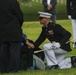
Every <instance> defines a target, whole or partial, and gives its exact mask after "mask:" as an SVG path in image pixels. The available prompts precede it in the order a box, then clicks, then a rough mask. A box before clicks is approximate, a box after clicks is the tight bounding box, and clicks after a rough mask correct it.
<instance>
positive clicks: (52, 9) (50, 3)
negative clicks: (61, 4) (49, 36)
mask: <svg viewBox="0 0 76 75" xmlns="http://www.w3.org/2000/svg"><path fill="white" fill-rule="evenodd" d="M42 4H43V6H44V12H48V13H50V14H52V17H51V20H52V22H53V23H56V4H57V0H42Z"/></svg>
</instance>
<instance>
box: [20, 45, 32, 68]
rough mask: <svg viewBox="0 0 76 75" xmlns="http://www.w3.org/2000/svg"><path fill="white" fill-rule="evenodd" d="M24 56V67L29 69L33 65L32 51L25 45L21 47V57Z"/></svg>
mask: <svg viewBox="0 0 76 75" xmlns="http://www.w3.org/2000/svg"><path fill="white" fill-rule="evenodd" d="M23 55H26V62H27V65H26V67H31V66H32V65H33V50H32V49H29V48H28V46H27V45H23V46H22V47H21V56H23Z"/></svg>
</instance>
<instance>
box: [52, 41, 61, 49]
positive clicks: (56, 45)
mask: <svg viewBox="0 0 76 75" xmlns="http://www.w3.org/2000/svg"><path fill="white" fill-rule="evenodd" d="M52 48H53V49H57V48H60V43H59V42H52Z"/></svg>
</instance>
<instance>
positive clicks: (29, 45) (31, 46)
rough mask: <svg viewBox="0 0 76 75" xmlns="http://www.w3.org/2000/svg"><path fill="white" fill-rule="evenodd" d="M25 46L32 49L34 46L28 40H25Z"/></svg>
mask: <svg viewBox="0 0 76 75" xmlns="http://www.w3.org/2000/svg"><path fill="white" fill-rule="evenodd" d="M26 44H27V46H28V48H34V45H33V44H32V43H30V42H29V41H28V40H26Z"/></svg>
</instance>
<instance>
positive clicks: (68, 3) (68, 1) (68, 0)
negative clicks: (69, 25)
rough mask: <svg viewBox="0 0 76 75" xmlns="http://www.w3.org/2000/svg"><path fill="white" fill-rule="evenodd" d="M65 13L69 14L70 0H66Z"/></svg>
mask: <svg viewBox="0 0 76 75" xmlns="http://www.w3.org/2000/svg"><path fill="white" fill-rule="evenodd" d="M66 8H67V14H68V15H71V0H66Z"/></svg>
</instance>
